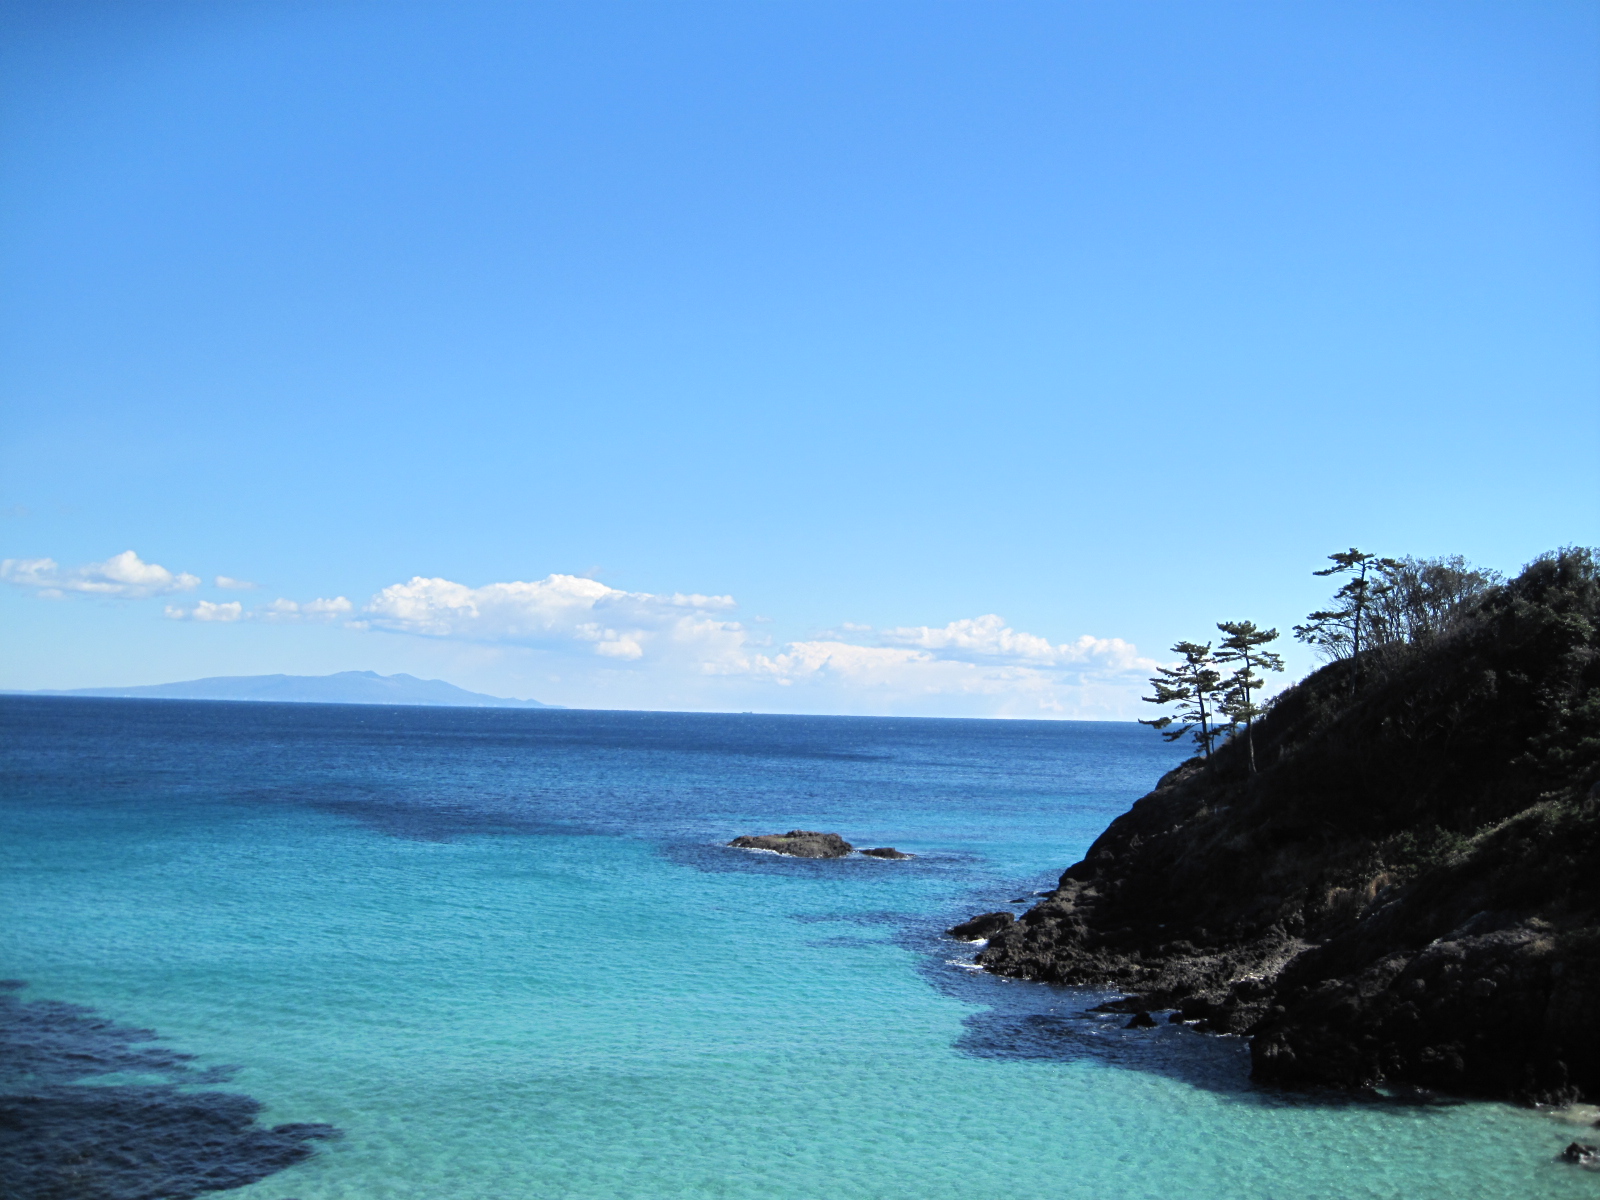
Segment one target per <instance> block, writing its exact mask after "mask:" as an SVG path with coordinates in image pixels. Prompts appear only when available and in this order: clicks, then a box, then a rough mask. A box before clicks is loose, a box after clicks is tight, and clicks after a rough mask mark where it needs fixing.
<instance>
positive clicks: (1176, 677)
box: [1139, 642, 1224, 758]
mask: <svg viewBox="0 0 1600 1200" xmlns="http://www.w3.org/2000/svg"><path fill="white" fill-rule="evenodd" d="M1172 652H1173V653H1174V654H1180V655H1182V656H1183V662H1181V663H1180V664H1178V665H1177V666H1175V667H1157V668H1156V671H1157V674H1155V675H1152V676H1151V677H1150V686H1151V687H1153V688H1154V689H1155V693H1156V694H1155V695H1154V696H1141V697H1140V699H1141V700H1143V701H1144V702H1145V703H1146V704H1176V705H1178V706H1179V708H1178V711H1177V713H1176V715H1169V716H1161V717H1156V718H1154V719H1153V720H1149V721H1145V720H1140V722H1139V724H1141V725H1148V726H1150V727H1151V728H1152V729H1157V730H1160V731H1161V736H1162V737H1163V738H1164V739H1165V740H1167V741H1169V742H1175V741H1177V740H1178V739H1179V738H1181V737H1182V736H1183V735H1184V734H1186V733H1188V732H1189V731H1190V730H1191V729H1192V730H1194V731H1195V734H1194V740H1195V743H1196V744H1197V745H1199V747H1200V748H1201V749H1202V750H1203V751H1205V756H1206V757H1207V758H1210V757H1211V745H1212V743H1213V742H1214V741H1215V740H1216V738H1217V735H1218V734H1219V733H1221V728H1220V727H1219V726H1218V724H1217V723H1216V718H1217V712H1218V704H1219V701H1218V699H1216V697H1217V693H1219V692H1221V691H1222V690H1223V686H1224V685H1223V681H1222V672H1221V671H1219V670H1217V668H1216V660H1215V659H1214V658H1213V657H1212V654H1211V643H1210V642H1207V643H1206V644H1205V645H1200V644H1199V643H1198V642H1179V643H1178V644H1177V645H1176V646H1174V647H1173V648H1172Z"/></svg>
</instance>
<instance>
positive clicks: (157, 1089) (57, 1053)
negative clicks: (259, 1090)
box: [0, 982, 339, 1200]
mask: <svg viewBox="0 0 1600 1200" xmlns="http://www.w3.org/2000/svg"><path fill="white" fill-rule="evenodd" d="M3 986H5V987H6V989H7V991H8V992H14V991H15V990H16V989H17V988H18V987H20V986H21V985H20V984H17V983H15V982H8V983H6V984H4V985H3ZM154 1038H155V1034H154V1033H153V1032H151V1031H150V1030H148V1029H135V1028H131V1027H129V1026H124V1025H118V1024H116V1023H115V1022H112V1021H109V1020H107V1019H105V1018H103V1017H101V1016H99V1015H98V1014H96V1013H95V1012H94V1011H93V1010H91V1009H87V1008H83V1007H80V1006H78V1005H74V1004H62V1003H59V1002H56V1001H50V1000H36V1001H33V1002H32V1003H22V1002H20V1001H19V1000H18V999H17V998H16V996H15V995H14V994H4V993H0V1178H3V1179H4V1180H5V1192H4V1194H5V1196H6V1197H7V1198H8V1200H68V1198H70V1200H194V1198H195V1197H198V1196H202V1195H205V1194H207V1193H210V1192H216V1191H222V1190H225V1189H229V1188H237V1187H243V1186H244V1185H246V1184H249V1183H254V1182H256V1181H257V1180H260V1179H265V1178H266V1177H267V1176H269V1175H272V1174H273V1173H275V1172H277V1171H281V1170H283V1169H284V1168H285V1167H290V1166H293V1165H294V1164H295V1163H298V1162H301V1161H303V1160H305V1159H307V1158H309V1157H310V1156H311V1155H312V1154H313V1153H314V1152H315V1147H314V1145H313V1143H314V1142H316V1141H317V1140H319V1139H323V1138H331V1137H337V1136H338V1135H339V1131H338V1130H337V1129H335V1128H333V1127H332V1126H330V1125H308V1124H293V1125H277V1126H274V1127H271V1128H268V1127H266V1126H263V1125H260V1124H258V1123H257V1121H256V1116H257V1114H258V1113H260V1111H261V1107H262V1106H261V1104H260V1102H259V1101H257V1100H254V1099H252V1098H251V1097H249V1096H244V1095H240V1094H238V1093H232V1092H212V1091H207V1092H193V1091H180V1090H179V1086H180V1085H182V1084H191V1085H192V1084H197V1083H198V1084H212V1083H221V1082H224V1081H225V1080H226V1079H227V1077H228V1075H229V1074H230V1073H231V1069H230V1068H217V1069H211V1070H199V1069H196V1068H194V1067H192V1066H190V1065H189V1063H190V1062H191V1061H192V1058H191V1056H190V1055H186V1054H180V1053H177V1052H175V1051H172V1050H168V1049H166V1048H164V1047H161V1046H151V1045H147V1044H141V1043H149V1042H150V1041H152V1040H153V1039H154ZM110 1074H136V1075H145V1076H150V1075H155V1076H160V1077H164V1078H165V1079H166V1080H167V1081H168V1082H164V1083H146V1084H139V1085H126V1084H123V1085H98V1086H91V1087H85V1086H83V1084H82V1083H81V1082H80V1081H83V1080H90V1079H92V1078H93V1077H95V1076H104V1075H110Z"/></svg>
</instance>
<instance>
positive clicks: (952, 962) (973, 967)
mask: <svg viewBox="0 0 1600 1200" xmlns="http://www.w3.org/2000/svg"><path fill="white" fill-rule="evenodd" d="M944 961H945V963H946V965H948V966H952V967H960V968H961V969H962V970H963V971H981V970H983V968H982V967H980V966H979V965H978V964H977V963H975V962H963V961H962V960H961V959H959V958H947V959H945V960H944Z"/></svg>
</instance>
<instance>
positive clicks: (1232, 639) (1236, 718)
mask: <svg viewBox="0 0 1600 1200" xmlns="http://www.w3.org/2000/svg"><path fill="white" fill-rule="evenodd" d="M1217 628H1218V629H1220V630H1221V631H1222V632H1223V633H1224V634H1226V635H1227V636H1226V637H1224V638H1223V639H1222V647H1221V649H1219V650H1218V651H1217V662H1218V663H1238V664H1239V666H1238V667H1237V668H1236V669H1235V670H1234V672H1233V674H1232V675H1230V676H1229V677H1228V680H1227V683H1226V685H1225V686H1226V687H1227V689H1228V690H1227V693H1226V695H1225V696H1224V698H1223V701H1222V706H1221V707H1222V711H1223V712H1224V713H1225V714H1226V715H1227V717H1228V719H1229V725H1228V730H1229V732H1230V733H1231V732H1236V731H1237V730H1238V729H1239V728H1240V727H1241V726H1243V728H1244V744H1245V750H1246V753H1247V754H1248V755H1249V761H1250V773H1251V774H1252V775H1254V774H1255V772H1256V744H1255V740H1254V737H1253V735H1252V730H1253V726H1254V724H1255V719H1256V718H1257V717H1259V716H1261V715H1262V714H1263V713H1265V712H1266V711H1267V710H1266V708H1265V706H1263V705H1261V704H1257V703H1256V700H1255V696H1256V693H1258V692H1259V691H1260V690H1261V688H1262V686H1263V685H1264V684H1265V683H1266V680H1265V679H1263V678H1262V677H1261V676H1260V675H1258V674H1256V672H1257V670H1262V671H1281V670H1283V658H1282V656H1281V655H1278V654H1275V653H1273V652H1272V651H1271V650H1263V649H1261V647H1262V646H1265V645H1266V644H1267V643H1268V642H1272V641H1276V640H1277V637H1278V631H1277V630H1276V629H1261V628H1259V627H1258V626H1257V625H1256V623H1255V622H1254V621H1221V622H1218V624H1217Z"/></svg>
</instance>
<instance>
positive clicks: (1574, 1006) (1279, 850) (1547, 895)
mask: <svg viewBox="0 0 1600 1200" xmlns="http://www.w3.org/2000/svg"><path fill="white" fill-rule="evenodd" d="M1349 671H1350V667H1349V664H1348V663H1335V664H1332V665H1330V666H1329V667H1327V668H1324V669H1323V670H1322V671H1319V672H1317V673H1316V674H1314V675H1312V676H1310V677H1309V678H1307V679H1306V680H1304V681H1302V682H1301V683H1300V684H1298V685H1296V686H1295V687H1294V688H1292V689H1290V691H1288V692H1286V693H1285V694H1284V695H1283V696H1282V697H1281V698H1280V699H1279V700H1278V702H1277V703H1276V704H1275V706H1274V707H1273V709H1272V711H1271V712H1270V713H1269V714H1268V715H1267V716H1266V718H1265V719H1264V720H1262V721H1261V722H1260V723H1259V724H1258V725H1257V726H1256V729H1255V749H1256V755H1257V757H1258V760H1259V763H1260V769H1259V772H1258V773H1254V774H1252V773H1250V772H1249V771H1248V769H1247V763H1246V761H1245V759H1244V756H1243V755H1242V754H1241V753H1240V748H1239V747H1237V746H1234V745H1229V746H1225V747H1223V748H1222V749H1221V750H1220V751H1219V752H1218V753H1217V754H1216V756H1215V757H1214V758H1213V759H1212V760H1211V761H1210V762H1209V763H1206V762H1201V761H1200V760H1191V762H1189V763H1187V764H1185V765H1183V766H1182V767H1179V768H1178V769H1176V770H1174V771H1172V772H1170V773H1169V774H1168V775H1167V776H1166V777H1165V778H1163V779H1162V780H1161V781H1160V783H1159V784H1158V786H1157V787H1156V789H1155V790H1154V791H1153V792H1151V793H1150V794H1149V795H1147V796H1145V797H1144V798H1143V799H1141V800H1139V801H1138V802H1137V803H1136V804H1134V806H1133V808H1132V809H1131V811H1129V812H1128V813H1126V814H1125V815H1123V816H1122V817H1119V818H1118V819H1117V820H1116V821H1114V822H1113V823H1112V824H1111V826H1110V827H1109V828H1108V829H1107V830H1106V831H1105V832H1104V833H1103V834H1102V835H1101V836H1100V837H1099V838H1098V839H1097V840H1096V841H1095V842H1094V844H1093V845H1092V846H1091V847H1090V848H1089V851H1088V853H1087V854H1086V855H1085V857H1084V859H1083V861H1081V862H1079V863H1076V864H1075V865H1073V866H1071V867H1069V868H1068V869H1067V870H1066V871H1065V872H1064V873H1063V874H1062V876H1061V878H1060V881H1059V883H1058V885H1057V887H1056V888H1055V889H1054V890H1053V891H1051V892H1049V893H1048V894H1047V895H1045V896H1044V897H1043V898H1042V899H1041V900H1040V901H1039V902H1038V903H1037V904H1035V905H1033V906H1032V907H1031V908H1029V909H1028V910H1027V911H1025V912H1024V913H1023V914H1022V915H1021V916H1020V917H1019V918H1016V919H1013V918H1012V915H1011V914H1010V913H988V914H983V915H981V916H979V917H975V918H974V919H973V920H971V921H968V922H964V923H963V924H961V925H957V926H954V927H952V929H951V930H950V931H949V932H950V934H951V935H952V936H955V937H962V938H966V939H968V940H978V939H980V938H986V939H988V941H987V945H985V946H984V947H983V949H982V950H981V951H980V952H979V954H978V956H977V962H978V963H979V964H980V965H981V966H982V967H984V968H985V969H987V970H989V971H992V972H994V973H996V974H1000V975H1005V976H1010V977H1014V978H1019V979H1034V980H1043V981H1050V982H1057V983H1065V984H1074V985H1081V986H1086V987H1095V988H1112V989H1117V990H1119V991H1121V992H1123V993H1125V994H1126V995H1125V998H1124V999H1123V1000H1121V1001H1118V1002H1116V1003H1115V1004H1114V1005H1113V1006H1112V1007H1114V1008H1116V1009H1117V1010H1118V1011H1125V1012H1129V1013H1134V1014H1137V1013H1140V1012H1144V1013H1152V1014H1154V1013H1161V1012H1166V1013H1168V1014H1169V1015H1168V1016H1167V1018H1166V1019H1168V1020H1171V1021H1178V1022H1183V1023H1186V1024H1191V1025H1193V1026H1195V1027H1196V1028H1199V1029H1201V1030H1203V1031H1208V1032H1216V1033H1227V1034H1238V1035H1243V1036H1247V1037H1248V1038H1249V1039H1250V1043H1251V1056H1252V1066H1253V1077H1254V1078H1255V1079H1257V1080H1260V1081H1264V1082H1270V1083H1276V1084H1286V1085H1320V1086H1328V1087H1334V1088H1344V1089H1365V1088H1375V1087H1379V1086H1382V1085H1385V1084H1405V1085H1413V1086H1419V1087H1424V1088H1429V1089H1436V1090H1438V1091H1441V1092H1449V1093H1455V1094H1461V1095H1475V1096H1484V1097H1494V1098H1503V1099H1509V1100H1516V1101H1522V1102H1526V1103H1551V1104H1568V1103H1573V1102H1576V1101H1580V1100H1593V1099H1595V1098H1597V1097H1600V583H1597V580H1596V572H1595V565H1594V561H1593V559H1592V557H1590V556H1588V555H1587V554H1586V553H1585V552H1564V553H1563V554H1562V555H1556V556H1550V558H1548V559H1546V560H1541V562H1539V563H1535V564H1534V565H1533V566H1532V567H1530V568H1529V569H1528V571H1526V572H1525V573H1524V574H1523V576H1522V577H1520V578H1519V579H1517V580H1515V581H1513V582H1512V583H1509V584H1506V585H1505V586H1504V587H1503V588H1500V589H1498V590H1497V591H1496V592H1495V594H1494V595H1492V596H1490V597H1489V598H1488V600H1486V601H1485V602H1484V604H1483V606H1482V611H1480V612H1478V613H1476V614H1475V615H1474V618H1473V620H1472V621H1470V622H1468V623H1467V624H1466V625H1465V627H1464V628H1463V629H1462V630H1461V631H1460V632H1459V633H1457V634H1456V635H1454V636H1452V637H1451V638H1450V639H1448V640H1442V641H1440V642H1438V643H1435V644H1433V645H1430V646H1427V647H1424V648H1421V649H1419V650H1417V651H1416V652H1415V653H1413V654H1411V655H1410V656H1409V657H1408V658H1407V659H1406V660H1404V661H1401V662H1398V663H1394V664H1390V665H1389V666H1388V667H1387V669H1386V670H1385V672H1384V674H1383V675H1382V677H1381V678H1376V679H1369V680H1368V681H1367V682H1366V683H1365V685H1364V686H1363V688H1362V689H1361V690H1360V691H1359V692H1356V689H1355V688H1354V687H1353V686H1352V679H1351V677H1350V674H1349ZM1352 693H1355V694H1354V697H1353V698H1352ZM1150 1019H1151V1021H1152V1022H1153V1021H1154V1018H1153V1017H1152V1018H1150Z"/></svg>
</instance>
